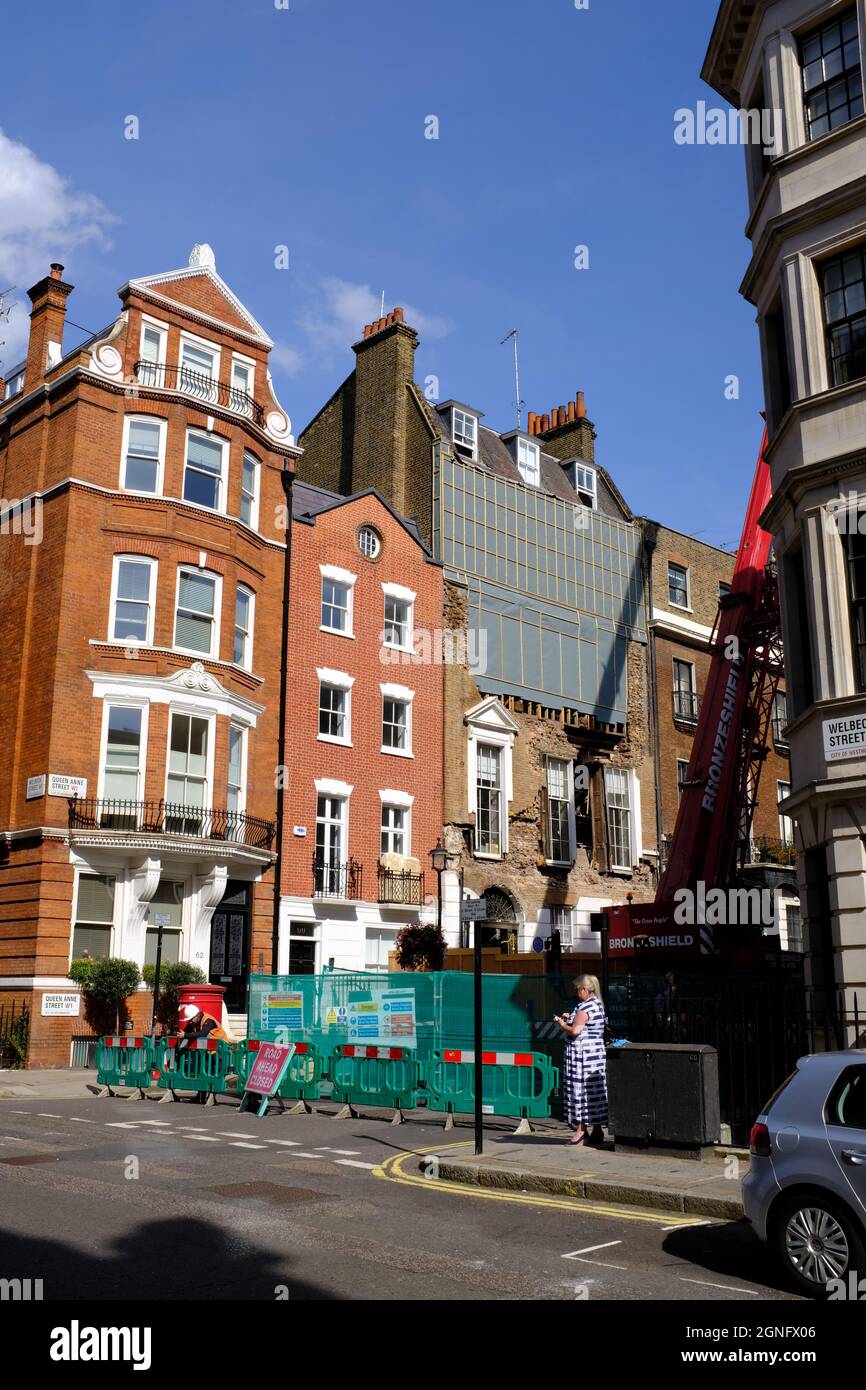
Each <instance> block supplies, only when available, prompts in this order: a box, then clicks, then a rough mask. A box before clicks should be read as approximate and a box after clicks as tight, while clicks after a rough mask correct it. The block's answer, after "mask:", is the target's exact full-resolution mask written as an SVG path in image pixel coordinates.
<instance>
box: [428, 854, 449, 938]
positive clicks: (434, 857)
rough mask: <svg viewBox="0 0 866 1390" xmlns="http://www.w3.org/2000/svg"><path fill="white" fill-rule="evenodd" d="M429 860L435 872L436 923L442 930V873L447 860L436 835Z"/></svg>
mask: <svg viewBox="0 0 866 1390" xmlns="http://www.w3.org/2000/svg"><path fill="white" fill-rule="evenodd" d="M429 854H430V862H431V863H432V865H433V869H434V871H435V874H436V925H437V926H438V928H439V930H440V932H441V930H442V875H443V874H444V872H445V868H446V865H447V862H448V851H447V850H446V849H445V847H444V845H443V844H442V841H441V840H440V839H439V837H438V836H437V838H436V848H435V849H431V850H430V851H429Z"/></svg>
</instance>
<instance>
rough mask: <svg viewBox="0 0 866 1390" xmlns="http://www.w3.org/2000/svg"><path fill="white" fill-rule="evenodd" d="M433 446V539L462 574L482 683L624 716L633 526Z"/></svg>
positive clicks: (607, 718) (640, 633)
mask: <svg viewBox="0 0 866 1390" xmlns="http://www.w3.org/2000/svg"><path fill="white" fill-rule="evenodd" d="M437 454H438V457H437V459H436V463H435V467H434V549H435V553H436V556H437V558H438V559H440V560H441V561H442V563H443V564H444V566H445V569H446V573H448V572H451V574H452V576H453V577H455V578H460V579H463V580H465V582H466V583H467V584H468V589H469V614H470V624H472V625H473V626H474V627H475V628H477V630H478V633H479V638H480V641H479V643H478V650H479V651H480V652H483V653H485V654H486V670H485V673H484V674H483V676H480V673H479V683H480V684H481V686H482V688H483V689H484V691H485V692H487V693H491V694H503V693H510V694H514V695H518V696H522V697H524V698H526V699H528V700H535V701H539V702H541V703H543V704H544V705H546V706H548V707H551V708H559V707H561V706H568V707H570V708H573V709H577V710H580V711H581V712H583V713H586V714H592V715H594V716H595V717H596V718H597V719H599V720H601V721H603V722H605V723H620V724H621V723H624V722H625V720H626V715H627V709H628V681H627V662H626V653H627V644H628V642H629V641H645V640H646V614H645V609H644V601H643V583H642V576H641V544H640V533H639V531H638V528H637V527H636V526H634V525H632V524H630V523H628V522H625V521H619V520H616V519H615V518H611V517H608V516H603V515H602V514H600V513H599V512H595V511H589V510H588V509H587V508H585V507H579V506H576V505H575V504H573V503H571V502H567V501H563V500H562V499H560V498H558V497H552V496H550V495H549V494H548V493H545V492H541V491H539V490H538V489H536V488H531V487H524V486H522V485H521V484H519V483H515V482H512V481H511V480H510V479H508V478H501V477H497V476H496V475H494V474H492V473H489V472H487V471H486V470H485V469H484V468H481V467H477V466H474V465H473V464H471V463H468V462H465V461H464V460H462V459H459V458H458V459H453V458H450V457H447V456H443V454H442V452H441V451H437Z"/></svg>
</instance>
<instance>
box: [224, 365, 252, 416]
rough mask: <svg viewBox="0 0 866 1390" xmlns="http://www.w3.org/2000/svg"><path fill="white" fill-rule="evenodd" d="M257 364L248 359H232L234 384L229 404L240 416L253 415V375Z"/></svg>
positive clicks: (232, 384) (232, 383)
mask: <svg viewBox="0 0 866 1390" xmlns="http://www.w3.org/2000/svg"><path fill="white" fill-rule="evenodd" d="M254 370H255V364H254V363H253V362H250V361H248V360H247V359H246V358H242V357H233V358H232V382H231V391H230V393H229V403H230V405H231V408H232V410H236V411H237V412H238V414H239V415H252V413H253V373H254Z"/></svg>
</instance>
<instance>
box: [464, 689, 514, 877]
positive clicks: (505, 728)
mask: <svg viewBox="0 0 866 1390" xmlns="http://www.w3.org/2000/svg"><path fill="white" fill-rule="evenodd" d="M465 722H466V726H467V740H468V743H467V757H466V792H467V804H468V808H469V813H470V815H472V816H475V817H476V818H477V814H478V797H477V789H478V745H479V743H483V744H491V745H494V746H496V747H498V748H500V749H501V750H502V762H501V769H502V824H501V825H500V827H499V830H500V834H499V842H500V845H501V853H500V854H487V853H484V852H480V851H479V850H478V848H477V843H476V840H475V837H474V836H473V850H472V852H473V855H474V857H475V858H476V859H497V860H498V859H502V858H503V857H504V856H505V855H506V854H507V853H508V808H509V806H510V804H511V802H512V801H513V799H514V774H513V763H514V740H515V738H516V736H517V732H518V726H517V724H516V722H515V721H514V720H513V719H512V718H511V715H510V714H509V713H508V711H507V710H506V709H505V707H504V706H503V705H501V704H500V703H499V701H498V700H496V699H494V698H490V697H488V698H487V699H486V700H483V701H482V702H481V704H480V705H476V706H474V708H473V709H471V710H469V711H468V712H467V714H466V715H465Z"/></svg>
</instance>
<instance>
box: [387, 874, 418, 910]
mask: <svg viewBox="0 0 866 1390" xmlns="http://www.w3.org/2000/svg"><path fill="white" fill-rule="evenodd" d="M379 902H380V903H393V904H394V905H395V906H397V907H420V906H421V905H422V903H423V902H424V875H423V874H413V873H409V872H408V871H405V870H391V869H383V868H382V866H381V864H380V865H379Z"/></svg>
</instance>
